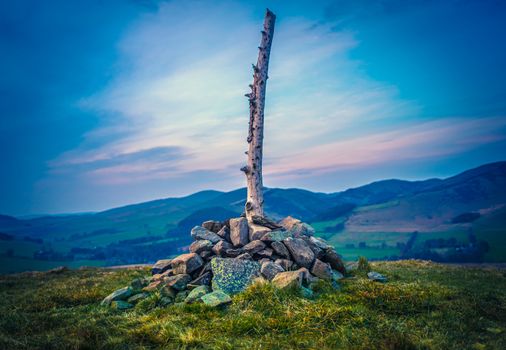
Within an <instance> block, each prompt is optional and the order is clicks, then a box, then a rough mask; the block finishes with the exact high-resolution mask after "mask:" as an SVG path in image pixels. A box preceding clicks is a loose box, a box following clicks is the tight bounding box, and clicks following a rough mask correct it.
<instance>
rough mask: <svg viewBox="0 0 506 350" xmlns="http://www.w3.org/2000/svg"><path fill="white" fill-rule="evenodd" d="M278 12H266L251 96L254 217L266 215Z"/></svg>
mask: <svg viewBox="0 0 506 350" xmlns="http://www.w3.org/2000/svg"><path fill="white" fill-rule="evenodd" d="M275 21H276V16H275V15H274V13H272V12H271V11H270V10H269V9H267V12H266V13H265V21H264V30H262V41H261V42H260V46H259V47H258V49H259V52H258V61H257V64H256V65H253V84H252V85H250V88H251V93H249V94H246V97H248V99H249V111H250V119H249V133H248V144H249V148H248V152H247V155H248V165H247V166H245V167H243V168H242V169H241V170H242V171H244V173H245V174H246V180H247V188H248V194H247V198H246V206H245V211H246V217H247V218H248V220H249V221H251V219H252V217H253V216H260V217H263V216H264V209H263V204H264V195H263V184H262V155H263V138H264V105H265V87H266V85H267V78H268V76H267V71H268V69H269V56H270V53H271V44H272V36H273V35H274V22H275Z"/></svg>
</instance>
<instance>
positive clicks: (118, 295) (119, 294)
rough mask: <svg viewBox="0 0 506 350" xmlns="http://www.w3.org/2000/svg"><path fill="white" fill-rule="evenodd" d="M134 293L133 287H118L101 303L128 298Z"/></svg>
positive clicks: (108, 303) (107, 303)
mask: <svg viewBox="0 0 506 350" xmlns="http://www.w3.org/2000/svg"><path fill="white" fill-rule="evenodd" d="M132 293H133V292H132V288H130V287H125V288H121V289H118V290H116V291H114V292H112V293H111V294H109V295H108V296H106V297H105V298H104V300H102V302H101V305H111V303H112V302H113V301H118V300H126V299H128V298H129V297H130V296H131V295H132Z"/></svg>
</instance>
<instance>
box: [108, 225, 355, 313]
mask: <svg viewBox="0 0 506 350" xmlns="http://www.w3.org/2000/svg"><path fill="white" fill-rule="evenodd" d="M191 236H192V238H193V239H194V242H193V243H192V244H191V245H190V247H189V253H187V254H182V255H179V256H177V257H175V258H173V259H166V260H159V261H158V262H157V263H156V264H154V265H153V267H152V269H151V272H152V276H151V277H150V278H147V279H135V280H133V281H132V283H131V284H130V285H129V286H127V287H125V288H122V289H119V290H117V291H115V292H113V293H112V294H110V295H109V296H107V297H106V298H105V299H104V300H103V301H102V304H103V305H109V306H112V307H114V308H118V309H128V308H131V307H133V306H134V305H135V304H136V303H137V302H139V301H141V300H143V299H145V298H147V297H149V296H150V295H151V294H153V293H159V294H160V299H159V300H160V301H159V304H160V306H166V305H169V304H172V303H178V302H185V303H193V302H203V303H205V304H207V305H211V306H219V305H223V304H227V303H230V302H231V298H230V296H231V295H234V294H236V293H239V292H241V291H243V290H244V289H246V288H247V287H248V286H249V285H250V284H252V283H254V282H261V281H263V282H266V281H270V282H271V283H272V284H273V285H274V286H276V287H278V288H281V289H284V288H300V289H301V292H302V293H303V294H304V295H308V296H311V295H312V294H313V292H312V289H311V288H312V287H313V286H314V285H315V283H316V282H317V281H318V280H320V279H323V280H327V281H330V283H332V284H333V286H334V287H335V288H339V284H338V283H337V281H338V280H339V279H341V278H343V274H344V273H345V266H344V263H343V260H342V258H341V257H340V256H339V254H337V252H336V251H335V250H334V248H333V247H331V246H330V245H329V244H328V243H326V242H325V240H323V239H321V238H317V237H314V229H313V228H312V227H311V226H309V225H308V224H306V223H303V222H301V221H300V220H297V219H294V218H292V217H290V216H289V217H287V218H285V219H283V220H282V221H281V222H279V223H276V222H274V221H272V220H268V219H265V218H263V217H256V216H255V217H253V218H252V220H251V223H248V220H247V219H246V218H245V217H239V218H233V219H229V220H226V221H225V222H218V221H206V222H204V223H203V224H202V225H201V226H196V227H194V228H193V229H192V230H191Z"/></svg>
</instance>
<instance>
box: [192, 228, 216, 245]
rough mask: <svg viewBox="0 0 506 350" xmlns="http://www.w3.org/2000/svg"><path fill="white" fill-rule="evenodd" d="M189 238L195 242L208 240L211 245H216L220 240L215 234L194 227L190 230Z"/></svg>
mask: <svg viewBox="0 0 506 350" xmlns="http://www.w3.org/2000/svg"><path fill="white" fill-rule="evenodd" d="M191 236H192V238H193V239H195V240H204V239H206V240H208V241H211V242H212V243H213V244H214V243H218V242H219V241H220V240H221V237H220V236H218V235H217V234H216V233H214V232H212V231H209V230H207V229H205V228H203V227H202V226H195V227H194V228H192V231H191Z"/></svg>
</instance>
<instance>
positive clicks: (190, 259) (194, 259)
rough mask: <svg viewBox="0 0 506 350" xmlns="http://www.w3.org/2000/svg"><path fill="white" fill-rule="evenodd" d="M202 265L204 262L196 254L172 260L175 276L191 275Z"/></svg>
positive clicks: (184, 255) (183, 255)
mask: <svg viewBox="0 0 506 350" xmlns="http://www.w3.org/2000/svg"><path fill="white" fill-rule="evenodd" d="M202 265H204V261H203V260H202V258H201V257H200V256H199V255H198V254H195V253H188V254H182V255H180V256H178V257H177V258H174V260H172V270H173V271H174V274H191V273H192V272H193V271H195V270H197V269H198V268H199V267H201V266H202Z"/></svg>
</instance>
